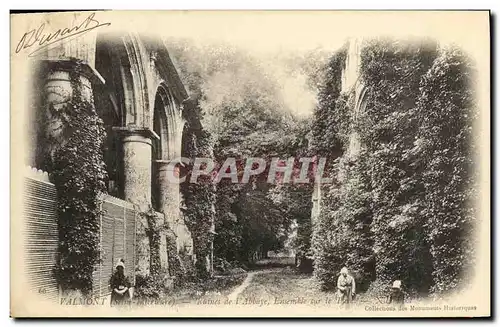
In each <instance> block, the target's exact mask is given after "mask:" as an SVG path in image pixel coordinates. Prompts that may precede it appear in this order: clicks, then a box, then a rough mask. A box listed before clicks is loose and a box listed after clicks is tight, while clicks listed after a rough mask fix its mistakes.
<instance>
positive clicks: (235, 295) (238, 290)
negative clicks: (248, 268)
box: [228, 271, 259, 301]
mask: <svg viewBox="0 0 500 327" xmlns="http://www.w3.org/2000/svg"><path fill="white" fill-rule="evenodd" d="M258 273H259V272H258V271H252V272H249V273H248V275H247V278H245V280H244V281H243V283H241V285H240V286H238V287H236V288H235V289H234V291H232V292H231V294H229V295H228V299H229V300H233V301H235V300H236V299H237V298H238V295H240V294H241V293H242V292H243V291H244V290H245V289H246V288H247V287H248V285H250V282H251V281H252V279H253V277H254V276H255V275H256V274H258Z"/></svg>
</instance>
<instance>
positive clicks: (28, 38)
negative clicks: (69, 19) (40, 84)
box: [16, 13, 111, 57]
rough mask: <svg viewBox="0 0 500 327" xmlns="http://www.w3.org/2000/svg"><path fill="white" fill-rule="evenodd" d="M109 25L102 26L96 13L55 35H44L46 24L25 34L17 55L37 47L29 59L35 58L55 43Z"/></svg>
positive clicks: (19, 44)
mask: <svg viewBox="0 0 500 327" xmlns="http://www.w3.org/2000/svg"><path fill="white" fill-rule="evenodd" d="M109 25H111V23H102V24H101V23H100V22H99V21H98V20H97V19H95V13H92V14H90V15H89V16H88V17H87V18H85V20H84V21H83V22H81V23H80V25H77V26H73V27H70V28H68V27H65V28H62V29H58V30H57V31H55V32H53V33H44V31H43V30H44V28H45V23H43V24H42V25H40V26H39V27H38V29H33V30H31V31H28V32H26V33H24V35H23V37H21V40H19V43H18V44H17V47H16V53H19V52H20V51H22V50H24V49H29V48H32V47H33V46H35V48H34V50H33V51H31V52H30V53H29V54H28V57H33V56H34V55H35V54H36V53H37V52H39V51H41V50H43V49H46V48H48V47H49V46H50V45H52V44H54V43H58V42H61V41H63V40H66V39H69V38H72V37H76V36H81V35H82V34H84V33H87V32H89V31H91V30H94V29H96V28H98V27H102V26H109ZM32 49H33V48H32Z"/></svg>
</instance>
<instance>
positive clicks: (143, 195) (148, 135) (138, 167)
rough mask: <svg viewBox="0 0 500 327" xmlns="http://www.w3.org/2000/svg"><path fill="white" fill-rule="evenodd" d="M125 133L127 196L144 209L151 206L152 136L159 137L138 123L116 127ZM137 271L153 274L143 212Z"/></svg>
mask: <svg viewBox="0 0 500 327" xmlns="http://www.w3.org/2000/svg"><path fill="white" fill-rule="evenodd" d="M114 130H116V131H118V132H119V133H121V135H122V140H123V141H122V142H123V170H124V180H123V182H124V185H123V186H124V198H125V200H126V201H129V202H131V203H133V204H135V205H136V206H137V207H138V210H139V211H140V212H145V211H148V210H149V209H150V208H151V143H152V141H151V139H152V138H158V135H156V134H155V133H154V132H153V131H151V130H149V129H144V128H137V127H133V126H132V127H131V126H128V127H118V128H116V127H115V128H114ZM136 223H137V228H136V230H137V239H136V240H137V244H136V249H137V261H136V273H137V274H138V275H143V276H144V275H149V273H150V259H151V251H150V245H149V239H148V236H147V235H146V228H148V227H149V226H148V222H147V220H146V218H145V217H144V216H142V215H140V214H139V215H138V220H137V222H136Z"/></svg>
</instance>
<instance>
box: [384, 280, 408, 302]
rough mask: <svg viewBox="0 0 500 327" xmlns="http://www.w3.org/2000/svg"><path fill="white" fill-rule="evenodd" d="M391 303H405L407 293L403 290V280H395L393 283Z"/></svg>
mask: <svg viewBox="0 0 500 327" xmlns="http://www.w3.org/2000/svg"><path fill="white" fill-rule="evenodd" d="M388 302H389V304H391V303H395V304H404V303H405V295H404V293H403V291H402V290H401V281H400V280H395V281H394V282H393V283H392V288H391V294H390V295H389V301H388Z"/></svg>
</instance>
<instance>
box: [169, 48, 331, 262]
mask: <svg viewBox="0 0 500 327" xmlns="http://www.w3.org/2000/svg"><path fill="white" fill-rule="evenodd" d="M169 44H170V45H171V48H172V54H173V57H174V60H175V61H176V63H177V65H178V67H179V71H180V75H181V78H183V80H184V81H185V83H186V84H187V85H188V87H189V88H190V90H191V92H192V93H193V94H194V96H193V98H195V99H197V108H198V109H199V110H198V111H197V112H196V114H195V115H193V116H196V119H193V120H198V121H199V122H200V123H199V125H200V126H201V124H203V128H201V127H195V126H194V125H193V126H192V127H191V132H190V133H191V134H193V136H189V137H187V138H186V141H187V142H188V143H190V144H191V145H192V146H191V145H188V147H190V149H189V150H187V152H186V153H191V154H192V153H194V152H196V151H195V147H196V142H197V137H198V136H197V135H194V134H196V133H197V132H194V131H195V130H196V129H198V130H201V129H203V130H205V131H206V132H207V133H209V134H210V136H211V139H212V141H213V143H212V144H213V156H214V158H215V159H216V161H217V162H218V163H219V165H220V164H222V162H224V161H225V159H226V158H227V157H235V158H238V159H241V160H245V159H246V158H249V157H261V158H264V159H265V160H266V161H267V162H268V163H269V162H270V161H271V158H272V157H276V156H280V157H281V158H283V157H290V156H294V157H298V156H299V152H298V150H299V149H303V148H307V146H308V144H307V142H308V141H307V137H306V136H307V132H309V131H310V128H307V127H309V126H308V125H307V124H306V123H305V122H306V121H305V120H304V119H302V118H297V117H296V116H295V115H294V114H295V113H297V110H299V111H306V112H307V110H308V108H312V104H313V103H314V97H313V96H312V95H313V92H311V91H312V89H313V84H314V83H313V82H312V83H311V81H312V80H311V81H310V80H307V79H305V78H304V76H306V75H314V74H316V73H317V70H318V69H317V65H316V63H318V62H320V61H321V60H322V59H321V58H322V54H321V53H319V52H314V53H309V54H305V57H304V58H302V57H300V56H297V57H293V58H292V57H290V58H286V60H285V61H286V62H287V64H286V65H284V66H283V67H278V65H276V63H277V62H283V61H281V60H278V61H276V60H269V61H266V60H265V59H263V58H254V57H250V56H248V54H247V53H246V52H244V51H241V50H240V49H237V48H234V47H231V46H228V45H226V44H210V45H208V46H206V47H203V46H199V45H193V44H190V43H189V42H185V41H183V40H169ZM306 58H307V59H309V58H312V59H313V60H306ZM284 86H285V87H284ZM291 99H294V100H293V101H290V100H291ZM304 99H306V101H304ZM309 100H311V101H309ZM298 105H300V106H301V107H300V108H299V107H298ZM296 109H297V110H296ZM188 121H189V119H188ZM210 155H211V154H210ZM266 178H267V172H264V173H263V174H261V175H260V176H259V178H252V179H251V181H250V183H248V184H232V183H229V181H227V180H222V181H221V182H220V183H218V184H217V189H216V197H215V203H214V202H211V201H212V198H208V197H206V199H207V201H209V202H208V203H214V204H215V212H216V216H215V218H216V219H215V231H216V233H217V234H216V235H215V237H214V253H215V255H216V256H218V257H221V258H225V259H226V260H228V261H233V260H238V261H240V262H242V263H243V262H245V263H248V261H249V260H250V258H251V257H253V256H254V254H256V253H260V254H262V255H264V256H265V255H266V253H267V250H268V249H270V248H277V247H280V246H283V244H284V239H285V238H286V233H287V231H289V229H290V228H289V227H290V224H291V221H292V219H291V215H292V213H291V211H290V210H288V209H287V206H288V205H290V203H289V202H288V201H284V202H281V203H280V204H279V205H278V204H276V203H274V200H273V198H272V194H271V193H272V192H273V190H274V187H273V186H270V185H266V184H267V182H266ZM194 187H197V188H205V187H208V186H194ZM186 189H187V187H186ZM202 198H203V197H202ZM186 203H187V202H186ZM199 205H201V204H199ZM292 205H293V204H292ZM207 210H208V208H207ZM306 210H307V209H306ZM193 217H194V216H193Z"/></svg>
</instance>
